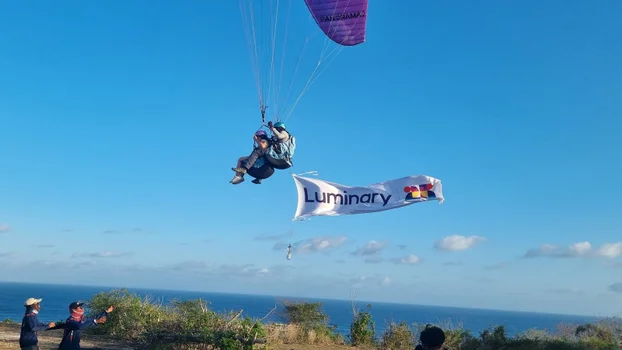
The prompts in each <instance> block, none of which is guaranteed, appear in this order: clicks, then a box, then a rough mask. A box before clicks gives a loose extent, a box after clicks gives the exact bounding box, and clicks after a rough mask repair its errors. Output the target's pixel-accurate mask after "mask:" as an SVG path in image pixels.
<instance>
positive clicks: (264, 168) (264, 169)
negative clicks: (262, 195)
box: [229, 130, 274, 185]
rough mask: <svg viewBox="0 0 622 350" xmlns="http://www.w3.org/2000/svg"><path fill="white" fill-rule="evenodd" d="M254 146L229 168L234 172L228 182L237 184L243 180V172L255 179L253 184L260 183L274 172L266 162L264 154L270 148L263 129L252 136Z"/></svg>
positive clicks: (268, 139)
mask: <svg viewBox="0 0 622 350" xmlns="http://www.w3.org/2000/svg"><path fill="white" fill-rule="evenodd" d="M253 139H254V140H255V143H256V146H255V147H254V148H253V152H251V154H250V155H249V156H248V157H240V158H239V159H238V163H237V166H236V167H235V168H231V170H233V171H235V172H236V174H235V176H234V177H233V179H232V180H231V181H229V182H230V183H232V184H234V185H237V184H239V183H242V182H243V181H244V174H247V173H248V174H249V175H250V176H252V177H254V178H255V179H254V180H253V181H252V182H253V183H255V184H260V183H261V180H262V179H267V178H269V177H270V176H272V174H274V168H272V166H271V165H270V164H268V163H267V162H266V161H265V159H264V156H265V155H266V154H267V153H268V151H269V150H270V138H269V137H268V135H267V134H266V132H265V131H263V130H259V131H257V132H256V133H255V135H254V136H253Z"/></svg>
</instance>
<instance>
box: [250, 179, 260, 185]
mask: <svg viewBox="0 0 622 350" xmlns="http://www.w3.org/2000/svg"><path fill="white" fill-rule="evenodd" d="M251 182H252V183H254V184H256V185H261V179H254V180H253V181H251Z"/></svg>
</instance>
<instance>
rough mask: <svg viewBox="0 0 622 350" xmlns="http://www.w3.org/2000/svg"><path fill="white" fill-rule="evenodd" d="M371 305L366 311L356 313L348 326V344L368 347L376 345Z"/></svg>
mask: <svg viewBox="0 0 622 350" xmlns="http://www.w3.org/2000/svg"><path fill="white" fill-rule="evenodd" d="M370 309H371V305H367V310H368V311H363V312H360V311H358V312H356V313H355V315H354V319H353V320H352V323H351V324H350V343H351V344H352V345H353V346H363V347H370V346H375V345H376V324H375V322H374V320H373V317H372V315H371V312H370V311H369V310H370Z"/></svg>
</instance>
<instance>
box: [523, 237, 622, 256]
mask: <svg viewBox="0 0 622 350" xmlns="http://www.w3.org/2000/svg"><path fill="white" fill-rule="evenodd" d="M620 255H622V242H617V243H605V244H603V245H602V246H601V247H600V248H599V249H597V250H594V249H593V247H592V244H591V243H590V242H588V241H584V242H577V243H573V244H571V245H569V246H568V247H559V246H555V245H551V244H544V245H542V246H541V247H540V248H533V249H529V250H528V251H527V252H526V253H525V255H524V257H525V258H540V257H549V258H579V257H594V258H607V259H615V258H617V257H619V256H620Z"/></svg>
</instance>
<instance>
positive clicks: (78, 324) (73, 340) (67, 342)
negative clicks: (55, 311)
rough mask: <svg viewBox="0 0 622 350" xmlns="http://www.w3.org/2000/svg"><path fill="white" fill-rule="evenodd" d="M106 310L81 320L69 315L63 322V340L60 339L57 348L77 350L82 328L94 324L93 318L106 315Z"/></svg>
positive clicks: (60, 349)
mask: <svg viewBox="0 0 622 350" xmlns="http://www.w3.org/2000/svg"><path fill="white" fill-rule="evenodd" d="M107 315H108V313H107V312H106V311H104V312H102V313H100V314H98V315H96V316H95V317H93V318H85V319H84V320H82V321H76V320H74V319H72V318H71V317H69V318H67V321H65V323H64V324H63V329H64V330H65V331H64V332H63V340H61V342H60V345H59V346H58V349H59V350H79V349H80V336H81V335H82V330H83V329H86V328H89V327H92V326H94V325H96V323H95V320H96V319H98V318H100V317H103V316H107Z"/></svg>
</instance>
